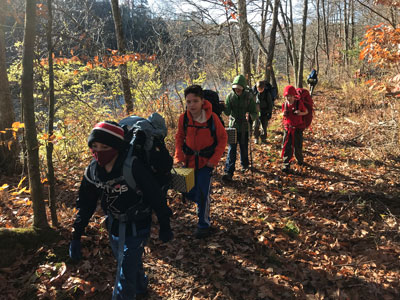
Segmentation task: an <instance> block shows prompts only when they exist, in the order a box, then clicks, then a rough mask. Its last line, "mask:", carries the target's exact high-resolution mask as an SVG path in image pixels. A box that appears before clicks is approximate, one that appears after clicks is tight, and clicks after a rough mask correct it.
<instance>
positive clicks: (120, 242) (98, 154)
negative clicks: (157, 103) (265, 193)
mask: <svg viewBox="0 0 400 300" xmlns="http://www.w3.org/2000/svg"><path fill="white" fill-rule="evenodd" d="M253 91H254V92H253ZM307 95H308V96H307ZM184 96H185V101H186V111H185V112H184V113H182V114H181V115H180V117H179V121H178V130H177V133H176V136H175V155H174V160H175V164H176V165H177V166H181V167H185V168H193V169H194V174H195V183H194V187H193V188H192V189H191V190H190V191H189V192H187V193H184V194H183V196H184V198H186V199H188V200H190V201H193V202H195V203H196V205H197V219H198V222H197V226H196V230H195V232H194V236H195V237H196V238H205V237H207V236H209V235H210V234H211V218H210V190H211V181H212V175H213V170H214V168H215V167H216V166H217V165H218V163H219V161H220V159H221V157H222V156H223V154H224V151H225V147H226V144H227V141H228V135H227V132H226V130H225V127H224V124H223V119H222V118H221V116H220V113H221V112H222V111H223V112H224V113H225V114H226V115H227V116H228V117H229V125H228V126H229V128H235V129H236V134H237V139H236V140H234V141H233V142H231V143H229V145H228V153H227V159H226V163H225V170H224V175H223V176H222V179H223V180H224V181H231V180H232V177H233V175H234V172H235V164H236V153H237V144H239V149H240V163H241V166H242V171H246V170H248V169H249V167H250V163H251V167H252V162H251V161H249V157H248V156H249V151H248V148H249V139H250V138H251V132H252V127H253V126H252V123H254V137H255V139H256V141H257V143H258V142H259V139H260V140H261V142H262V143H266V138H267V127H268V121H269V120H270V119H271V116H272V110H273V105H274V100H275V98H276V97H277V90H276V88H273V87H272V86H271V85H270V84H269V83H268V82H265V81H259V82H257V84H256V85H255V86H254V88H253V90H251V89H249V88H248V87H247V83H246V79H245V77H244V76H243V75H239V76H237V77H235V79H234V80H233V82H232V91H231V92H230V93H229V94H228V95H227V97H226V99H225V103H224V105H222V104H221V103H219V98H218V94H217V93H216V92H212V91H208V90H205V91H204V90H203V89H202V87H201V86H198V85H192V86H189V87H187V88H186V89H185V91H184ZM283 96H284V97H285V102H284V103H283V104H282V112H283V120H284V121H283V124H284V128H285V131H284V139H283V150H282V158H283V168H282V170H283V171H285V172H288V171H289V170H290V162H291V159H292V156H293V154H294V155H295V157H296V159H297V161H298V163H299V164H302V163H303V162H304V161H303V155H302V142H303V130H304V129H305V128H306V127H307V126H308V125H309V124H308V122H310V120H307V119H306V118H305V117H306V116H310V115H311V117H312V100H311V97H310V96H309V94H308V92H307V90H304V89H297V90H296V89H295V88H294V87H293V86H286V87H285V89H284V91H283ZM307 97H308V98H307ZM306 98H307V100H305V101H303V100H302V99H306ZM310 101H311V102H310ZM310 103H311V106H310ZM216 112H217V113H218V114H217V113H216ZM307 124H308V125H307ZM260 127H261V130H260ZM166 136H167V127H166V124H165V120H164V119H163V118H162V117H161V116H160V115H159V114H157V113H154V114H152V115H151V116H150V117H149V118H148V119H144V118H141V117H137V116H130V117H127V118H125V119H123V120H122V121H120V122H119V123H116V122H112V121H103V122H100V123H97V124H96V125H95V126H94V128H93V129H92V131H91V133H90V135H89V138H88V146H89V149H90V151H91V153H92V155H93V160H92V161H91V162H90V164H89V165H88V167H87V168H86V170H85V172H84V175H83V179H82V182H81V185H80V188H79V194H78V199H77V201H76V206H77V209H78V213H77V216H76V219H75V222H74V224H73V229H74V230H73V233H72V240H71V243H70V247H69V255H70V257H71V258H72V259H74V260H79V259H81V258H82V253H81V236H82V235H83V234H84V231H85V228H86V226H87V225H88V223H89V220H90V218H91V217H92V215H93V214H94V212H95V210H96V207H97V202H98V200H100V204H101V208H102V210H103V212H104V214H105V216H106V218H105V227H106V228H107V230H108V233H109V241H110V245H111V248H112V252H113V254H114V257H115V258H116V260H117V273H116V278H115V284H114V289H113V294H112V299H135V297H136V295H139V294H145V293H146V292H147V285H148V277H147V276H146V275H145V272H144V269H143V262H142V255H143V252H144V246H145V244H146V242H147V240H148V238H149V237H150V229H151V223H152V212H153V211H154V212H155V215H156V216H157V219H158V223H159V238H160V240H161V241H162V242H168V241H170V240H171V239H173V236H174V235H173V232H172V229H171V225H170V218H171V216H172V211H171V209H170V208H169V206H168V204H167V200H166V197H167V190H168V188H169V183H170V177H171V169H172V166H173V158H172V157H171V156H170V154H169V152H168V149H167V148H166V145H165V142H164V138H165V137H166ZM250 144H251V143H250ZM250 155H251V151H250ZM250 160H251V159H250Z"/></svg>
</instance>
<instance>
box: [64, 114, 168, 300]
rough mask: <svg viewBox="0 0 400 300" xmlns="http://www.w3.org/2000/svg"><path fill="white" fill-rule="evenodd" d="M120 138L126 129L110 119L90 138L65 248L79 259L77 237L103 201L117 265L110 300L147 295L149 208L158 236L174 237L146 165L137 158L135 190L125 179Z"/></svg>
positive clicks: (124, 144)
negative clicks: (88, 160) (144, 257)
mask: <svg viewBox="0 0 400 300" xmlns="http://www.w3.org/2000/svg"><path fill="white" fill-rule="evenodd" d="M124 135H125V132H124V129H123V128H121V127H120V126H119V125H118V123H115V122H110V121H105V122H100V123H98V124H96V125H95V126H94V128H93V130H92V132H91V133H90V135H89V138H88V146H89V148H90V151H91V152H92V155H93V158H94V159H93V160H92V161H91V163H90V164H89V166H88V167H87V168H86V170H85V173H84V176H83V179H82V182H81V186H80V188H79V196H78V199H77V201H76V206H77V208H78V213H77V216H76V219H75V222H74V225H73V228H74V232H73V234H72V241H71V244H70V247H69V255H70V257H71V258H72V259H74V260H79V259H81V258H82V253H81V236H82V235H83V234H84V231H85V228H86V226H87V225H88V223H89V220H90V218H91V217H92V215H93V213H94V212H95V210H96V207H97V201H98V200H99V199H101V207H102V209H103V211H104V213H105V214H106V216H107V218H106V226H107V229H108V233H109V239H110V244H111V248H112V251H113V254H114V256H115V258H116V259H117V261H118V267H117V275H116V280H115V285H114V291H113V296H112V299H135V296H136V295H137V294H143V293H146V291H147V285H148V278H147V276H146V275H145V273H144V270H143V262H142V255H143V251H144V245H145V244H146V241H147V239H148V237H149V236H150V226H151V221H152V210H154V211H155V213H156V215H157V219H158V222H159V224H160V231H159V238H160V239H161V240H162V241H163V242H167V241H169V240H171V239H172V238H173V234H172V231H171V226H170V220H169V219H170V216H171V215H172V212H171V210H170V208H169V207H168V205H167V203H166V201H165V198H164V196H163V192H162V190H161V187H160V185H159V184H158V182H157V180H156V179H155V177H154V175H153V174H152V172H151V170H150V169H149V167H148V166H146V165H145V163H144V162H142V160H140V159H134V160H133V162H132V176H133V177H134V179H135V181H136V185H137V186H136V188H132V187H131V186H130V185H129V184H128V183H127V181H126V180H125V178H124V176H123V165H124V162H125V158H126V156H127V152H128V151H127V150H128V143H127V142H126V141H125V139H124Z"/></svg>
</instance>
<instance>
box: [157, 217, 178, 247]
mask: <svg viewBox="0 0 400 300" xmlns="http://www.w3.org/2000/svg"><path fill="white" fill-rule="evenodd" d="M158 237H159V238H160V240H161V241H162V242H163V243H166V242H169V241H170V240H172V239H173V238H174V234H173V232H172V230H171V225H170V224H169V220H168V221H164V222H160V231H159V233H158Z"/></svg>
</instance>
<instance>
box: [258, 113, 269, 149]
mask: <svg viewBox="0 0 400 300" xmlns="http://www.w3.org/2000/svg"><path fill="white" fill-rule="evenodd" d="M268 121H269V116H268V114H264V113H261V116H260V117H259V118H258V119H257V120H256V121H255V124H254V137H255V138H256V139H258V138H259V137H261V141H263V142H265V141H266V140H267V128H268ZM260 124H261V126H262V133H261V132H260Z"/></svg>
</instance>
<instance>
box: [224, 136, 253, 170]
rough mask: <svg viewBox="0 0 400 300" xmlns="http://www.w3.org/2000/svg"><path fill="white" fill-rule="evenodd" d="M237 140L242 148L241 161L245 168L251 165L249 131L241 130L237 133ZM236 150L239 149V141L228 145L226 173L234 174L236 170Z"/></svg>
mask: <svg viewBox="0 0 400 300" xmlns="http://www.w3.org/2000/svg"><path fill="white" fill-rule="evenodd" d="M237 141H238V143H239V148H240V163H241V165H242V167H243V168H248V167H249V150H248V149H249V148H248V147H249V133H248V132H247V131H246V132H239V131H238V133H237ZM236 151H237V143H236V144H229V147H228V157H227V159H226V164H225V173H228V174H231V175H233V173H234V172H235V164H236Z"/></svg>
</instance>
